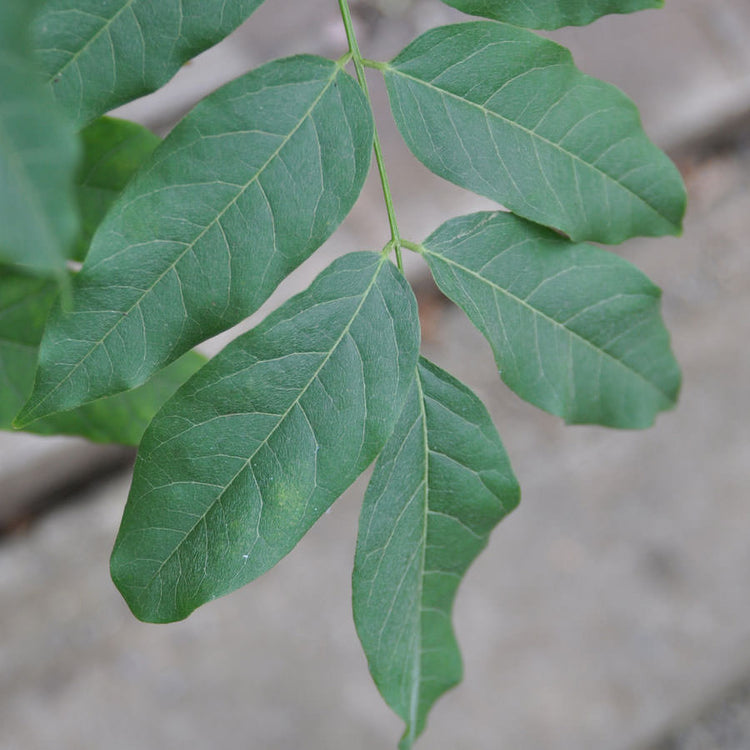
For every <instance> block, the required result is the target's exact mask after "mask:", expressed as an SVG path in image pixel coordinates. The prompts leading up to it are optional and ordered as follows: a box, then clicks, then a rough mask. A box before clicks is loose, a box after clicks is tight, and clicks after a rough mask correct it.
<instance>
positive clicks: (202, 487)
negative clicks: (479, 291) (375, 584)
mask: <svg viewBox="0 0 750 750" xmlns="http://www.w3.org/2000/svg"><path fill="white" fill-rule="evenodd" d="M418 349H419V333H418V322H417V312H416V300H415V299H414V296H413V294H412V292H411V290H410V288H409V286H408V284H407V283H406V281H405V279H404V278H403V276H402V275H401V274H400V273H399V272H398V271H397V270H396V269H395V267H394V266H393V265H392V264H391V263H390V262H389V261H387V260H385V259H384V258H383V257H382V256H381V255H378V254H375V253H352V254H350V255H347V256H344V257H343V258H340V259H339V260H337V261H335V262H334V263H333V264H332V265H331V266H330V267H329V268H327V269H326V270H325V271H323V272H322V273H321V274H320V276H318V278H317V279H316V280H315V281H314V282H313V284H312V285H311V286H310V288H309V289H308V290H307V291H305V292H303V293H301V294H299V295H297V296H296V297H294V298H292V299H291V300H290V301H289V302H287V303H285V304H284V305H282V307H281V308H279V309H278V310H277V311H276V312H275V313H273V314H271V315H270V316H269V317H268V318H267V319H266V320H264V321H263V322H262V323H261V324H260V325H259V326H258V327H257V328H255V329H253V330H252V331H249V332H248V333H246V334H244V335H242V336H240V337H239V338H238V339H236V340H235V341H233V342H232V343H231V344H229V346H227V347H226V348H225V349H224V350H223V351H222V352H221V353H220V354H218V355H217V356H216V357H215V358H214V359H213V360H212V361H211V362H209V363H208V364H207V365H206V366H205V367H204V368H203V369H202V370H201V371H200V372H199V373H198V374H197V375H195V376H194V377H193V378H192V379H191V380H189V381H188V382H187V383H186V384H185V385H184V386H183V387H182V388H181V389H180V390H179V391H178V392H177V394H176V395H175V396H174V397H173V398H172V399H171V400H170V401H169V402H167V404H165V406H164V408H163V409H162V411H161V412H160V413H159V414H158V415H157V416H156V417H155V418H154V421H153V422H152V423H151V426H150V427H149V428H148V430H147V431H146V434H145V435H144V437H143V441H142V443H141V449H140V452H139V456H138V461H137V463H136V467H135V475H134V479H133V486H132V489H131V492H130V496H129V498H128V503H127V506H126V508H125V514H124V516H123V520H122V526H121V528H120V532H119V534H118V537H117V541H116V543H115V548H114V551H113V553H112V563H111V567H112V577H113V579H114V581H115V583H116V584H117V586H118V588H119V589H120V591H121V592H122V594H123V596H124V597H125V599H126V601H127V602H128V604H129V605H130V607H131V609H132V610H133V612H134V614H135V615H136V616H137V617H139V618H141V619H143V620H148V621H153V622H164V621H171V620H176V619H180V618H183V617H186V616H187V615H188V614H190V612H192V611H193V610H194V609H195V608H196V607H198V606H199V605H201V604H203V603H204V602H206V601H208V600H209V599H213V598H215V597H217V596H220V595H222V594H225V593H228V592H229V591H232V590H234V589H236V588H238V587H239V586H242V585H243V584H245V583H247V582H248V581H251V580H252V579H254V578H256V577H257V576H259V575H260V574H261V573H263V572H265V571H266V570H268V569H269V568H270V567H271V566H272V565H274V564H275V563H276V562H277V561H278V560H279V559H281V557H283V556H284V555H285V554H287V552H289V551H290V550H291V549H292V547H294V545H295V544H296V543H297V542H298V541H299V539H300V538H301V537H302V536H303V535H304V534H305V532H306V531H307V530H308V529H309V528H310V526H312V524H313V523H314V522H315V521H316V520H317V519H318V518H319V517H320V515H321V514H322V513H323V512H324V511H325V510H326V509H327V508H328V507H329V506H330V505H331V503H333V501H334V500H335V499H336V498H337V497H338V496H339V495H340V494H341V493H342V492H343V491H344V490H345V489H346V487H348V486H349V485H350V484H351V483H352V482H353V481H354V479H355V478H356V477H357V476H358V475H359V474H360V473H361V472H362V471H363V470H364V469H365V468H366V467H367V466H368V464H369V463H370V462H371V461H372V460H373V459H374V458H375V456H376V455H377V454H378V453H379V452H380V450H381V449H382V447H383V445H384V444H385V441H386V440H387V438H388V436H389V435H390V433H391V431H392V430H393V426H394V424H395V422H396V420H397V418H398V415H399V413H400V410H401V406H402V404H403V402H404V399H405V397H406V394H407V392H408V390H409V387H410V386H411V383H412V381H413V378H414V368H415V366H416V362H417V355H418Z"/></svg>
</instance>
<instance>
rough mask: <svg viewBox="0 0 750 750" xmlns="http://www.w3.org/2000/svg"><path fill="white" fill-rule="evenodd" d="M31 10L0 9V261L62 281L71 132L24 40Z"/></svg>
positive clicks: (68, 234)
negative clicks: (52, 276)
mask: <svg viewBox="0 0 750 750" xmlns="http://www.w3.org/2000/svg"><path fill="white" fill-rule="evenodd" d="M35 5H36V3H34V2H28V3H27V2H25V0H24V1H23V2H21V1H20V0H6V1H5V2H3V3H2V7H1V8H0V27H2V28H3V31H2V37H3V45H2V46H0V91H2V98H0V226H1V227H2V236H0V257H2V258H3V259H4V260H5V261H7V262H10V263H18V264H23V265H26V266H28V267H29V268H31V269H33V270H34V271H36V272H37V273H43V274H46V275H50V274H56V275H58V276H61V275H62V274H63V272H64V268H65V257H66V252H67V250H68V247H69V245H70V243H71V242H72V241H73V238H74V236H75V233H76V231H77V223H78V218H77V215H76V211H75V206H74V203H73V175H74V172H75V168H76V163H77V160H78V153H79V148H78V141H77V138H76V135H75V132H74V129H73V127H72V126H71V125H70V123H68V122H67V120H66V119H65V118H64V117H63V115H62V113H61V112H60V111H59V110H58V107H57V106H56V105H55V103H54V101H53V100H52V97H51V96H50V94H49V92H47V91H45V89H44V87H43V85H42V84H41V83H40V81H39V80H38V78H39V73H38V70H37V68H36V65H35V61H34V60H33V59H32V54H31V48H30V44H29V40H28V37H29V35H28V24H29V23H30V21H31V16H32V12H33V11H34V10H35Z"/></svg>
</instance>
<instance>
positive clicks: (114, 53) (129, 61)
mask: <svg viewBox="0 0 750 750" xmlns="http://www.w3.org/2000/svg"><path fill="white" fill-rule="evenodd" d="M5 1H6V0H3V2H5ZM262 1H263V0H158V2H157V1H155V0H47V1H46V2H45V3H44V6H43V9H42V11H41V13H40V14H39V15H38V17H37V19H36V22H35V23H34V26H33V35H34V44H35V47H36V49H37V54H38V57H39V59H40V61H41V64H42V68H43V70H44V73H45V74H46V77H47V79H48V80H49V82H50V86H51V90H52V92H53V93H54V96H55V97H56V99H57V100H58V102H60V104H61V105H62V106H63V107H64V108H65V110H66V112H67V114H68V115H69V117H70V118H71V119H73V120H74V121H75V123H76V124H77V125H78V126H79V127H81V126H83V125H86V123H88V122H90V121H91V120H93V119H94V118H96V117H98V116H99V115H103V114H104V113H105V112H107V111H108V110H110V109H114V108H115V107H117V106H118V105H120V104H124V103H125V102H128V101H131V100H132V99H135V98H137V97H139V96H143V95H144V94H148V93H150V92H152V91H155V90H156V89H158V88H159V87H160V86H162V85H163V84H165V83H166V82H167V81H168V80H169V79H170V78H171V77H172V76H173V75H174V74H175V73H176V72H177V71H178V70H179V68H180V66H182V64H183V63H185V62H187V61H188V60H189V59H190V58H191V57H195V55H197V54H198V53H199V52H203V50H206V49H208V48H209V47H211V46H213V45H214V44H216V43H217V42H219V41H221V40H222V39H223V38H224V37H225V36H227V34H229V33H230V32H231V31H233V30H234V29H236V28H237V27H238V26H239V25H240V24H241V23H242V22H243V21H244V20H245V19H246V18H247V17H248V16H249V15H250V14H251V13H252V12H253V11H254V10H255V9H256V8H257V7H258V6H259V5H260V4H261V2H262Z"/></svg>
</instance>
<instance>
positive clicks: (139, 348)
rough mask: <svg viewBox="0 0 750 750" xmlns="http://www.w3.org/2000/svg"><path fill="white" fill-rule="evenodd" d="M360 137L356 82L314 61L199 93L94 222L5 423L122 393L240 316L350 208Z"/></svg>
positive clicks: (364, 147) (366, 113) (367, 143)
mask: <svg viewBox="0 0 750 750" xmlns="http://www.w3.org/2000/svg"><path fill="white" fill-rule="evenodd" d="M372 135H373V129H372V117H371V113H370V110H369V106H368V105H367V102H366V101H365V99H364V96H363V94H362V91H361V89H360V88H359V86H358V85H357V84H356V82H355V81H354V80H353V79H352V78H351V77H350V76H349V75H348V74H346V73H345V72H344V71H343V69H342V68H341V66H340V65H338V64H337V63H334V62H332V61H330V60H324V59H323V58H316V57H312V56H299V57H294V58H286V59H284V60H277V61H275V62H272V63H268V64H267V65H264V66H262V67H261V68H258V69H257V70H255V71H251V72H250V73H248V74H246V75H245V76H242V77H241V78H239V79H237V80H236V81H233V82H232V83H230V84H228V85H227V86H224V87H222V88H221V89H219V90H218V91H217V92H215V93H214V94H212V95H211V96H209V97H208V98H207V99H206V100H204V102H203V103H202V104H200V105H198V107H196V108H195V109H194V110H193V111H192V113H191V114H190V115H188V116H187V117H186V118H185V119H184V120H183V122H182V123H181V124H180V125H179V126H178V127H177V128H176V129H175V130H174V131H173V132H172V133H171V134H170V136H168V137H167V139H165V141H164V143H163V144H162V146H160V147H159V148H158V149H157V150H156V151H155V152H154V155H153V157H152V160H151V161H150V162H149V164H148V165H146V168H144V169H142V170H141V172H140V173H139V175H138V176H137V177H136V178H135V179H134V180H132V181H131V182H130V183H129V185H128V186H127V188H126V189H125V192H124V193H123V195H122V197H121V198H120V200H118V202H117V203H116V204H115V205H114V206H113V207H112V209H111V210H110V211H109V213H108V215H107V217H106V219H105V221H104V222H103V224H102V225H101V226H100V228H99V230H98V231H97V233H96V235H95V237H94V241H93V242H92V246H91V250H90V252H89V255H88V257H87V259H86V262H85V263H84V266H83V269H82V270H81V272H80V273H79V274H78V275H77V277H76V280H75V284H74V289H73V301H72V310H71V311H70V312H68V313H66V314H62V313H61V312H60V311H59V310H56V311H55V312H54V313H53V315H52V317H51V321H50V325H49V326H48V329H47V332H46V333H45V338H44V340H43V341H42V346H41V350H40V369H39V373H38V376H37V383H36V386H35V391H34V393H33V394H32V397H31V399H30V401H29V403H28V404H27V406H26V407H25V408H24V411H23V412H22V414H21V415H20V416H19V424H23V423H26V422H30V421H32V420H33V419H37V418H39V417H40V416H44V415H45V414H49V413H52V412H54V411H60V410H65V409H70V408H74V407H75V406H78V405H79V404H81V403H85V402H86V401H87V400H92V399H94V398H98V397H103V396H107V395H112V394H114V393H116V392H118V391H120V390H125V389H128V388H132V387H135V386H137V385H139V384H140V383H142V382H144V380H145V379H146V378H147V377H148V376H149V375H150V374H151V373H152V372H154V371H155V370H157V369H159V368H160V367H163V366H164V365H165V364H166V363H167V362H169V361H171V360H173V359H175V358H176V357H177V356H179V355H180V354H182V353H183V352H184V351H187V350H189V349H191V348H192V347H194V346H195V345H196V344H198V343H200V342H201V341H203V340H205V339H207V338H209V337H210V336H213V335H215V334H217V333H219V332H221V331H223V330H226V329H227V328H230V327H231V326H232V325H234V324H235V323H238V322H239V321H241V320H242V319H244V318H245V317H247V316H248V315H250V314H251V313H252V312H254V311H255V310H256V309H257V308H258V307H259V306H260V305H261V304H262V303H263V302H264V301H265V300H266V299H267V298H268V296H269V295H270V294H271V292H272V291H273V290H274V289H275V288H276V286H277V285H278V283H279V282H280V281H281V280H282V279H283V278H284V277H285V276H286V275H287V274H288V273H290V272H291V271H292V270H293V269H294V268H296V266H297V265H299V264H300V263H301V262H302V261H303V260H305V259H306V258H307V257H308V256H309V255H310V254H312V252H314V251H315V250H316V249H317V248H318V247H319V246H320V245H321V244H322V242H323V241H324V240H325V239H327V238H328V237H329V236H330V234H331V233H332V232H333V231H334V229H335V228H336V227H337V226H338V224H339V223H340V222H341V221H342V220H343V218H344V217H345V216H346V214H347V213H348V212H349V210H350V209H351V207H352V206H353V204H354V202H355V200H356V198H357V196H358V195H359V192H360V190H361V188H362V185H363V183H364V179H365V177H366V175H367V171H368V169H369V164H370V152H371V147H372ZM183 170H187V171H183Z"/></svg>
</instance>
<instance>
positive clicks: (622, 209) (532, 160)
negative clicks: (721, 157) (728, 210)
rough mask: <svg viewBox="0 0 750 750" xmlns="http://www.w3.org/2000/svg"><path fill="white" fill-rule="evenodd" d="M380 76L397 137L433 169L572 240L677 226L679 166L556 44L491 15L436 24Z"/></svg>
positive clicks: (631, 110) (614, 93)
mask: <svg viewBox="0 0 750 750" xmlns="http://www.w3.org/2000/svg"><path fill="white" fill-rule="evenodd" d="M385 79H386V84H387V87H388V93H389V97H390V101H391V107H392V109H393V114H394V117H395V120H396V124H397V125H398V128H399V130H400V131H401V134H402V135H403V137H404V139H405V140H406V142H407V144H408V146H409V148H410V149H411V150H412V152H413V153H414V154H415V156H416V157H417V158H418V159H419V160H420V161H422V162H423V163H424V164H425V165H426V166H427V167H428V168H429V169H431V170H432V171H433V172H435V173H436V174H437V175H439V176H441V177H444V178H445V179H447V180H450V181H451V182H454V183H456V184H457V185H459V186H461V187H464V188H467V189H469V190H472V191H474V192H476V193H479V194H480V195H484V196H487V197H488V198H492V199H493V200H497V201H498V202H499V203H501V204H502V205H504V206H505V207H507V208H509V209H510V210H511V211H513V212H514V213H516V214H518V215H520V216H523V217H525V218H527V219H531V220H532V221H535V222H538V223H540V224H544V225H546V226H550V227H554V228H555V229H559V230H561V231H562V232H565V233H566V234H567V235H568V236H569V237H571V238H572V239H574V240H576V241H580V240H596V241H599V242H606V243H617V242H622V241H623V240H625V239H627V238H629V237H633V236H636V235H663V234H677V233H679V232H680V230H681V221H682V216H683V213H684V210H685V190H684V186H683V184H682V180H681V178H680V175H679V172H678V171H677V169H676V168H675V166H674V165H673V164H672V163H671V162H670V161H669V159H668V158H667V157H666V156H665V155H664V154H663V153H662V152H661V151H659V149H657V148H656V147H655V146H654V145H653V144H652V143H651V142H650V141H649V140H648V139H647V137H646V135H645V134H644V132H643V130H642V128H641V124H640V118H639V115H638V111H637V109H636V108H635V106H634V105H633V103H632V102H631V101H630V100H629V99H628V98H627V97H626V96H625V95H624V94H623V93H622V92H620V91H618V90H617V89H616V88H614V87H613V86H611V85H609V84H606V83H603V82H602V81H598V80H596V79H594V78H590V77H588V76H586V75H583V74H582V73H581V72H580V71H579V70H578V69H577V68H576V67H575V65H574V64H573V61H572V58H571V56H570V53H569V52H568V50H566V49H565V48H564V47H561V46H559V45H557V44H555V43H554V42H551V41H549V40H547V39H542V38H541V37H539V36H537V35H536V34H534V33H532V32H530V31H527V30H525V29H520V28H516V27H514V26H509V25H506V24H501V23H495V22H491V21H478V22H474V23H464V24H457V25H453V26H442V27H440V28H437V29H432V30H431V31H428V32H427V33H425V34H423V35H422V36H420V37H418V38H417V39H416V40H415V41H414V42H412V43H411V44H409V45H408V46H407V47H406V48H405V49H404V50H403V51H402V52H401V53H400V54H399V55H398V56H397V57H396V58H395V59H394V60H393V61H392V62H391V63H390V64H389V65H388V66H387V68H386V70H385Z"/></svg>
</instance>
